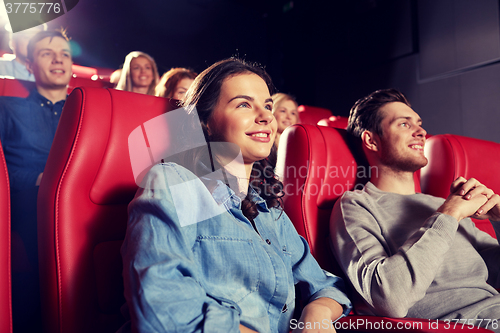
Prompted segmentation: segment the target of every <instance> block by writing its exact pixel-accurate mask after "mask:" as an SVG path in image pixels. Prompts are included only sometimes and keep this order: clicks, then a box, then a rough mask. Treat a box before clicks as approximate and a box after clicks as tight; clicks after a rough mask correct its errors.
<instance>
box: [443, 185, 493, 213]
mask: <svg viewBox="0 0 500 333" xmlns="http://www.w3.org/2000/svg"><path fill="white" fill-rule="evenodd" d="M474 207H477V208H476V210H475V211H471V209H473V208H474ZM438 212H441V213H444V214H448V215H451V216H453V217H455V218H456V219H457V220H458V221H460V220H461V219H463V218H466V217H474V218H477V219H490V220H492V221H500V196H499V195H498V194H495V193H494V192H493V191H492V190H491V189H489V188H487V187H486V186H484V185H483V184H481V183H480V182H479V181H478V180H477V179H474V178H470V179H469V180H466V179H465V178H463V177H459V178H457V179H456V180H455V181H454V182H453V183H452V184H451V187H450V195H449V196H448V198H447V199H446V201H445V202H444V204H443V205H442V206H441V207H439V209H438Z"/></svg>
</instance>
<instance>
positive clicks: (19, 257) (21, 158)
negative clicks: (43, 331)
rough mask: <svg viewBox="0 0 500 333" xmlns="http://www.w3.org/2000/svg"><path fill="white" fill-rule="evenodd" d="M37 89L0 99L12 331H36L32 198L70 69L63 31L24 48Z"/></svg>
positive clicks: (37, 303)
mask: <svg viewBox="0 0 500 333" xmlns="http://www.w3.org/2000/svg"><path fill="white" fill-rule="evenodd" d="M26 64H27V68H28V70H29V71H30V73H31V74H33V76H34V78H35V85H36V88H35V89H34V90H32V91H31V92H30V94H29V96H28V97H27V98H19V97H0V140H1V143H2V148H3V151H4V154H5V160H6V162H7V169H8V172H9V181H10V191H11V211H12V214H11V217H12V272H13V273H12V305H13V319H14V330H15V331H17V332H39V331H40V325H41V320H40V296H39V295H40V287H39V282H38V243H37V212H36V206H37V195H38V186H39V184H40V181H41V179H42V175H43V170H44V168H45V163H46V162H47V158H48V155H49V151H50V147H51V145H52V141H53V139H54V135H55V132H56V128H57V125H58V123H59V118H60V116H61V111H62V108H63V106H64V102H65V100H66V97H67V85H68V83H69V81H70V78H71V75H72V72H71V66H72V64H73V62H72V57H71V51H70V47H69V43H68V38H67V36H66V34H65V32H64V31H41V32H38V33H37V34H36V35H35V36H33V37H32V38H31V40H30V41H29V43H28V45H27V57H26Z"/></svg>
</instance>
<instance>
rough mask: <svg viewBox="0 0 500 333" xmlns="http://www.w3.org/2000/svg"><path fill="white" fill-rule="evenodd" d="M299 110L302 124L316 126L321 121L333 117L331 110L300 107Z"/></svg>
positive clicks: (306, 106)
mask: <svg viewBox="0 0 500 333" xmlns="http://www.w3.org/2000/svg"><path fill="white" fill-rule="evenodd" d="M297 110H298V111H299V117H300V123H301V124H308V125H316V124H317V123H318V121H320V120H321V119H323V118H328V117H330V116H331V115H332V112H331V111H330V110H328V109H324V108H318V107H316V106H308V105H300V106H299V107H298V109H297Z"/></svg>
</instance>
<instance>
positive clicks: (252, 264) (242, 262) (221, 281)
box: [193, 236, 261, 302]
mask: <svg viewBox="0 0 500 333" xmlns="http://www.w3.org/2000/svg"><path fill="white" fill-rule="evenodd" d="M193 252H194V256H195V260H196V262H197V264H198V267H199V268H200V272H199V273H200V278H201V281H199V282H200V283H201V285H202V286H203V287H204V288H205V291H206V292H207V293H208V294H210V295H212V296H214V297H222V298H226V299H230V300H233V301H234V302H240V301H241V300H242V299H243V298H245V297H246V296H248V295H249V294H251V293H253V292H255V291H257V289H258V287H259V283H260V274H261V273H260V271H261V270H260V265H259V260H258V258H257V254H256V251H255V244H254V243H253V242H252V240H250V239H233V238H229V237H228V238H226V237H217V236H199V237H198V238H197V240H196V243H195V245H194V248H193Z"/></svg>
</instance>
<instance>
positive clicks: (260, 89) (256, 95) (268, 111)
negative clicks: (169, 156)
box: [208, 73, 277, 164]
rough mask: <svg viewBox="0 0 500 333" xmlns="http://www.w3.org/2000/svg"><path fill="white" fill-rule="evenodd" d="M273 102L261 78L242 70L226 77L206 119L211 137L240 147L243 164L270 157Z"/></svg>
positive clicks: (275, 128)
mask: <svg viewBox="0 0 500 333" xmlns="http://www.w3.org/2000/svg"><path fill="white" fill-rule="evenodd" d="M272 107H273V102H272V99H271V95H270V94H269V89H268V88H267V85H266V83H265V82H264V80H263V79H262V78H261V77H259V76H258V75H256V74H253V73H251V74H250V73H244V74H239V75H236V76H232V77H229V78H226V79H225V80H224V82H223V83H222V88H221V92H220V95H219V100H218V102H217V105H216V106H215V108H214V110H213V113H212V116H211V118H210V119H209V122H208V130H209V133H210V135H211V136H212V137H215V138H216V139H217V140H220V141H224V142H231V143H235V144H237V145H238V146H239V147H240V150H241V154H242V156H243V161H244V163H245V164H251V163H253V162H256V161H259V160H262V159H264V158H266V157H267V156H269V153H270V151H271V147H272V145H273V142H274V139H275V137H276V130H277V125H276V121H275V120H274V117H273V114H272Z"/></svg>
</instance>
